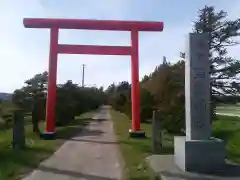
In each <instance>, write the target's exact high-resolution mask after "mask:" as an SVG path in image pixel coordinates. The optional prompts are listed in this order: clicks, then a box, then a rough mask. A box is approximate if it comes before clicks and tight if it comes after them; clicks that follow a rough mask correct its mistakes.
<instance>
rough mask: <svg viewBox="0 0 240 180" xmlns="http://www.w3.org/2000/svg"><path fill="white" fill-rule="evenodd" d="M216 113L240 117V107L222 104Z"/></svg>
mask: <svg viewBox="0 0 240 180" xmlns="http://www.w3.org/2000/svg"><path fill="white" fill-rule="evenodd" d="M216 112H217V113H223V114H235V115H238V116H240V106H239V105H232V104H224V105H223V104H222V105H218V106H217V108H216Z"/></svg>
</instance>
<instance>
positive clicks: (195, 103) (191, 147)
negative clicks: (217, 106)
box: [174, 33, 225, 172]
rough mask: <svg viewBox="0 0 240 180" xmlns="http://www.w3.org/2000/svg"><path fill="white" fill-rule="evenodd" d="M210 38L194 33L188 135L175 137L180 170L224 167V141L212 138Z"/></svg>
mask: <svg viewBox="0 0 240 180" xmlns="http://www.w3.org/2000/svg"><path fill="white" fill-rule="evenodd" d="M209 68H210V61H209V45H208V35H207V34H198V33H191V34H189V37H188V42H187V53H186V62H185V104H186V105H185V109H186V136H176V137H174V159H175V163H176V165H177V166H178V167H180V169H182V170H184V171H195V172H213V171H215V170H218V169H220V168H223V166H224V164H225V159H224V158H225V147H224V142H223V141H222V140H220V139H216V138H212V137H211V123H210V75H209V70H210V69H209Z"/></svg>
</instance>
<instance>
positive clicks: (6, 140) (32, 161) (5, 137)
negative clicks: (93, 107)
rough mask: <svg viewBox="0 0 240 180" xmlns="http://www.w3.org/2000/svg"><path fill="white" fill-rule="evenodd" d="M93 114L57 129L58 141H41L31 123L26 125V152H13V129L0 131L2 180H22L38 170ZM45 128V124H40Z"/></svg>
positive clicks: (87, 114)
mask: <svg viewBox="0 0 240 180" xmlns="http://www.w3.org/2000/svg"><path fill="white" fill-rule="evenodd" d="M92 115H93V113H92V112H91V113H86V114H83V115H82V116H80V117H77V118H76V121H74V123H72V124H70V125H68V126H64V127H58V128H57V135H56V140H41V139H39V138H38V136H37V135H35V134H34V133H32V126H31V124H30V123H28V124H26V125H25V133H26V134H25V135H26V144H27V147H26V148H25V149H24V150H12V148H11V137H12V129H6V130H1V131H0V180H12V179H21V177H22V175H23V174H25V173H27V172H29V171H30V170H32V169H33V168H36V167H37V166H38V164H39V163H40V162H41V161H42V160H43V159H45V158H47V157H49V156H51V155H52V154H53V152H54V151H55V150H56V149H57V148H58V147H59V146H60V145H61V144H62V143H63V142H64V140H65V139H67V138H70V137H71V136H73V135H74V134H75V133H76V132H79V130H80V127H81V126H82V125H83V124H84V123H85V122H86V121H88V120H89V119H90V118H91V117H92ZM40 126H42V127H43V123H41V124H40Z"/></svg>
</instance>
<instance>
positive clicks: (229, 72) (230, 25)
mask: <svg viewBox="0 0 240 180" xmlns="http://www.w3.org/2000/svg"><path fill="white" fill-rule="evenodd" d="M198 14H199V16H198V19H197V21H196V22H195V23H194V28H193V32H195V33H208V34H209V47H210V51H209V60H210V61H211V67H210V70H211V72H210V73H211V91H212V95H236V94H238V93H239V84H240V81H239V80H240V78H239V74H240V61H239V60H236V59H233V58H232V57H230V56H229V55H228V51H227V50H228V49H227V48H228V47H230V46H235V45H238V44H239V43H238V42H237V41H236V37H237V36H239V35H240V18H239V19H236V20H229V19H227V13H226V12H224V11H219V12H217V11H216V10H215V8H214V7H213V6H205V7H204V8H203V9H201V10H199V12H198Z"/></svg>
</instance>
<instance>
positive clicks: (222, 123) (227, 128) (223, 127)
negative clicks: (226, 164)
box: [212, 116, 240, 163]
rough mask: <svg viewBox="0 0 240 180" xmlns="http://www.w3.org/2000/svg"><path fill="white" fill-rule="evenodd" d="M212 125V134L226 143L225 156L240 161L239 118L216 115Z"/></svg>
mask: <svg viewBox="0 0 240 180" xmlns="http://www.w3.org/2000/svg"><path fill="white" fill-rule="evenodd" d="M212 127H213V128H212V129H213V136H214V137H217V138H220V139H223V140H224V141H225V143H226V150H227V158H228V159H230V160H231V161H234V162H238V163H240V118H239V117H230V116H218V120H216V121H214V122H213V126H212Z"/></svg>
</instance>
